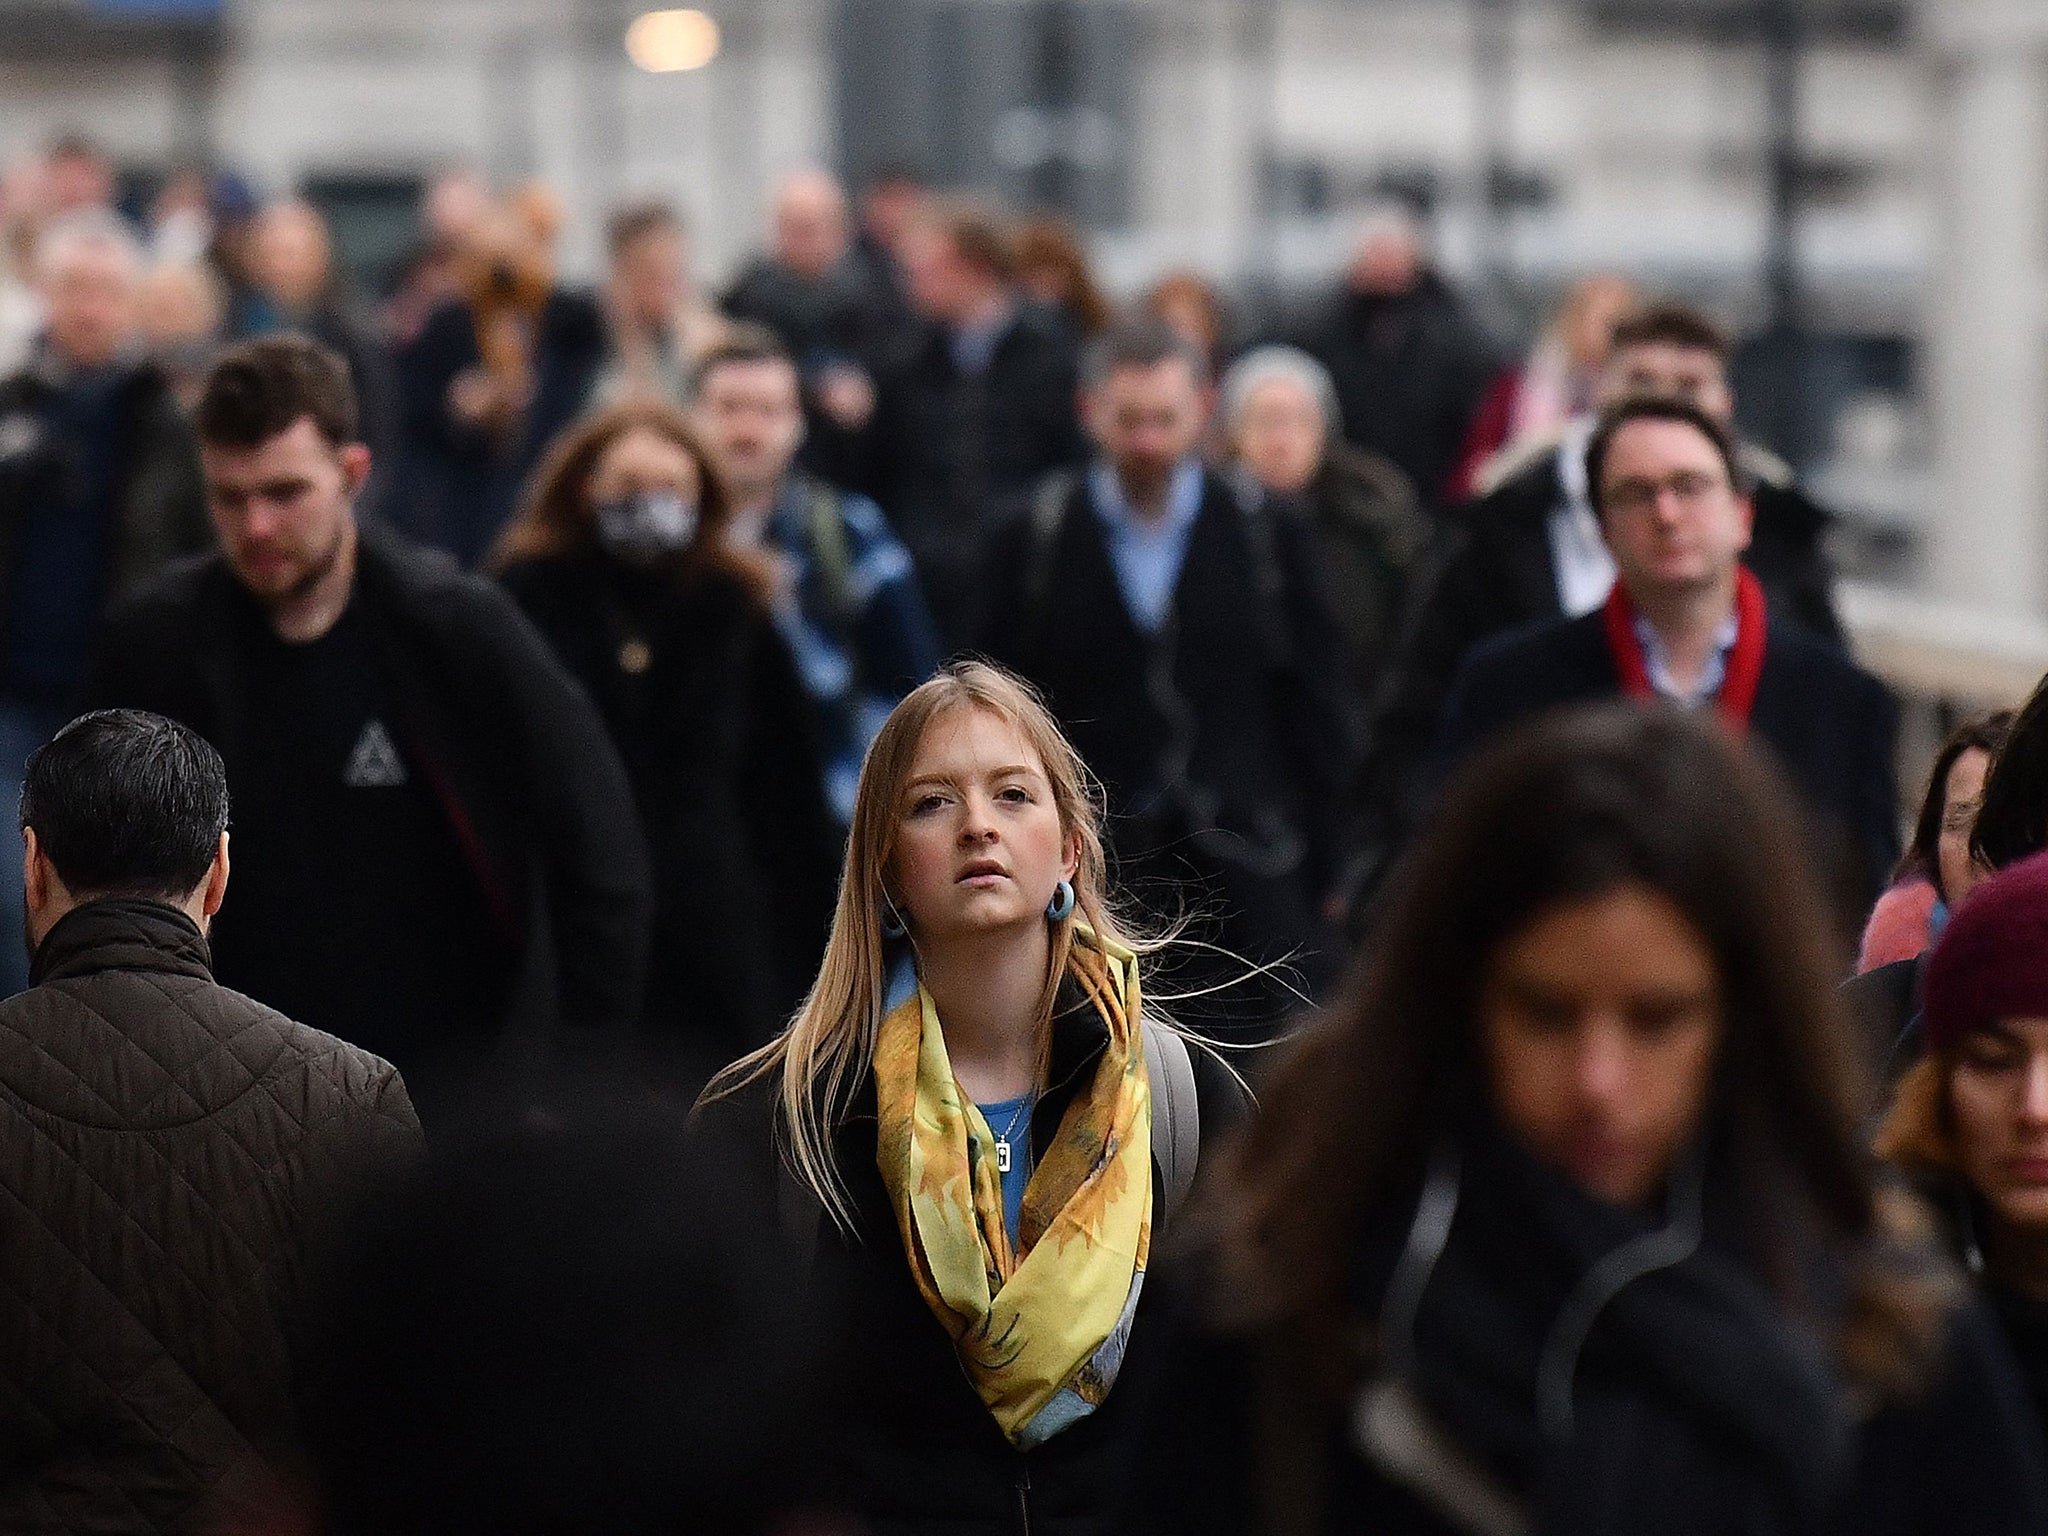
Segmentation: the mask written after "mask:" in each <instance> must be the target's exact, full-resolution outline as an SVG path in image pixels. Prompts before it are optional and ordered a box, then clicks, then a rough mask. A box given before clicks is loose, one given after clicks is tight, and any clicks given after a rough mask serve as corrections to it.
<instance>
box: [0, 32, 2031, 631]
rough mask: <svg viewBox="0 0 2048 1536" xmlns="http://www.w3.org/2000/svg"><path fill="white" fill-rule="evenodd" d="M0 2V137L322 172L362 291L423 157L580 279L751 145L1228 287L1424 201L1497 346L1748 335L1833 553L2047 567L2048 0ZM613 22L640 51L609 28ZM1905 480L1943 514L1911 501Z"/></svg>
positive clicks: (1281, 275) (1974, 570)
mask: <svg viewBox="0 0 2048 1536" xmlns="http://www.w3.org/2000/svg"><path fill="white" fill-rule="evenodd" d="M644 9H645V8H644V6H642V5H636V4H630V3H624V0H434V3H432V4H420V3H416V0H70V3H56V4H53V3H50V0H0V145H4V146H8V147H13V148H22V147H27V146H31V145H34V144H36V143H38V142H39V141H41V140H42V139H44V138H45V137H46V136H47V135H48V134H50V133H52V132H53V131H55V130H57V129H59V128H62V127H66V126H82V127H84V128H86V129H88V130H89V131H90V132H91V133H92V134H93V135H94V136H95V137H96V138H98V139H99V140H100V141H101V142H103V143H104V144H105V145H106V146H107V147H108V148H109V149H110V150H111V151H112V152H113V154H114V155H115V157H116V158H117V160H118V162H119V164H120V167H121V169H122V171H123V174H124V178H125V180H126V183H127V190H128V195H129V196H130V198H131V199H133V200H135V201H136V202H137V203H138V205H139V204H140V203H141V202H142V201H144V200H146V199H147V198H148V197H149V196H150V194H151V192H152V189H153V188H154V187H155V186H157V185H158V184H160V183H161V182H162V180H163V179H164V178H165V177H166V176H167V175H169V173H171V172H172V171H173V170H174V169H176V168H177V167H179V166H181V165H205V166H224V167H231V168H233V169H234V170H235V171H236V172H238V173H239V174H240V175H242V176H243V177H245V178H247V180H248V181H249V183H250V184H251V186H252V187H253V188H255V189H256V190H257V191H258V192H280V191H286V190H297V191H301V192H303V193H304V194H305V195H306V196H308V197H309V198H310V199H311V200H313V201H314V202H315V203H317V204H318V205H319V206H320V207H322V208H323V209H324V210H325V211H326V212H327V213H328V214H329V216H330V218H331V220H332V222H333V224H334V227H335V230H336V234H337V240H338V245H339V249H340V254H341V257H342V259H343V261H344V263H345V264H346V265H347V266H348V268H349V269H350V270H351V271H352V272H353V273H354V274H355V275H356V277H357V278H358V279H359V280H360V281H361V282H363V283H364V284H366V285H370V286H372V287H374V286H375V285H377V284H379V283H382V282H383V281H385V279H386V275H387V273H388V272H389V270H390V269H391V268H392V266H393V264H394V263H395V262H396V261H397V260H398V259H399V257H400V254H401V252H402V251H403V250H404V248H405V246H406V244H407V242H408V241H409V240H410V239H411V238H412V232H413V229H414V210H415V204H416V201H417V198H418V195H419V192H420V189H421V186H422V184H423V182H424V181H425V180H426V178H428V177H429V176H431V175H432V174H433V173H435V172H436V171H437V170H441V169H444V168H446V167H448V166H449V165H451V164H458V163H459V164H467V165H471V166H474V167H475V168H477V169H478V170H479V171H481V172H483V173H485V174H487V175H489V176H491V177H493V178H494V179H497V180H500V181H511V180H516V179H520V178H525V177H530V176H531V177H539V178H542V179H544V180H546V181H547V182H548V183H550V184H551V185H552V186H553V187H554V188H555V190H556V191H557V192H558V194H559V195H560V197H561V199H562V201H563V204H564V208H565V211H566V215H567V217H566V223H565V226H564V236H563V246H562V251H563V258H564V262H565V265H566V267H567V269H568V270H569V271H570V273H571V274H572V275H578V274H580V275H594V273H595V272H596V269H597V267H598V265H599V258H600V243H601V226H602V218H603V213H604V210H606V209H607V208H609V207H612V206H614V205H615V204H617V203H618V201H619V200H620V199H622V198H624V197H627V196H630V195H639V194H658V195H662V196H665V197H668V198H671V199H673V200H674V201H675V202H677V203H678V204H679V205H681V206H682V207H683V208H685V209H686V210H687V211H688V213H689V215H690V218H691V222H692V226H693V231H694V237H695V254H696V261H697V263H698V266H699V267H700V269H701V270H700V276H701V277H702V278H703V279H704V280H705V281H706V282H707V283H717V282H720V281H722V280H723V279H724V277H725V276H727V275H728V274H729V273H730V272H731V271H732V270H733V269H734V268H735V267H736V266H737V264H738V263H739V262H740V260H741V259H742V257H743V256H744V254H745V253H747V252H748V251H749V250H751V249H753V248H755V247H756V246H757V245H758V243H759V240H760V236H761V231H762V228H763V225H764V220H765V215H766V202H767V196H768V193H769V191H770V189H771V187H772V185H773V183H774V181H775V179H776V177H777V176H778V175H779V174H780V173H782V172H784V171H786V170H788V169H789V168H791V167H793V166H797V165H800V164H802V163H804V162H807V161H817V162H821V163H824V164H826V165H829V166H832V167H835V168H837V169H839V170H841V171H842V172H843V173H844V174H845V175H846V176H847V177H848V178H849V179H850V180H851V181H853V182H855V183H858V182H859V181H860V180H861V179H862V178H863V177H865V176H868V175H872V174H874V173H876V172H878V171H880V170H883V169H885V168H888V167H900V166H908V167H914V168H916V169H918V170H919V171H920V172H921V173H922V174H925V175H927V176H929V177H930V178H931V179H933V180H935V181H936V182H938V183H939V184H941V185H962V186H972V187H976V188H980V189H985V190H989V191H993V192H995V193H997V194H999V195H1000V196H1002V197H1003V198H1004V199H1005V200H1006V201H1008V202H1010V203H1012V204H1014V205H1016V206H1019V207H1026V206H1048V207H1053V208H1057V209H1062V210H1065V211H1067V212H1070V213H1071V214H1073V215H1074V216H1075V217H1076V218H1077V219H1078V220H1079V221H1080V222H1081V224H1082V225H1083V227H1084V228H1085V229H1086V230H1087V232H1088V233H1089V235H1090V236H1091V239H1092V241H1093V244H1094V247H1095V250H1096V253H1097V256H1098V259H1099V261H1100V263H1101V266H1102V270H1103V271H1104V273H1105V274H1106V275H1107V277H1108V278H1109V279H1110V282H1111V285H1112V286H1113V287H1119V288H1122V289H1125V290H1128V288H1129V287H1130V286H1132V285H1135V284H1136V283H1138V282H1139V281H1141V280H1142V279H1143V278H1144V277H1145V276H1146V275H1147V274H1150V273H1154V272H1156V271H1158V270H1159V269H1160V268H1162V267H1163V266H1166V265H1169V264H1171V265H1193V266H1195V267H1198V268H1200V269H1202V270H1204V271H1206V272H1208V273H1209V274H1211V275H1212V276H1214V277H1217V278H1219V279H1221V280H1223V281H1224V282H1225V283H1226V284H1227V285H1228V286H1229V288H1230V289H1231V291H1232V292H1233V293H1234V294H1235V295H1236V296H1237V297H1238V298H1239V300H1240V301H1241V303H1242V304H1243V305H1244V306H1245V308H1246V311H1247V313H1248V314H1251V315H1254V316H1256V315H1257V314H1259V313H1260V312H1262V311H1263V310H1265V309H1267V308H1269V307H1272V306H1277V305H1281V304H1284V303H1285V302H1286V301H1287V300H1288V299H1289V297H1290V296H1291V295H1293V294H1297V293H1299V292H1302V291H1304V290H1306V289H1307V288H1309V287H1310V286H1311V285H1315V284H1319V283H1326V282H1327V281H1329V279H1330V277H1331V275H1332V274H1333V273H1335V272H1336V271H1337V270H1338V269H1339V268H1340V267H1341V265H1342V262H1343V259H1344V252H1345V250H1346V247H1347V244H1348V242H1349V240H1350V239H1351V236H1352V232H1353V230H1354V228H1355V225H1356V219H1357V217H1358V214H1359V211H1360V210H1361V208H1363V207H1365V206H1366V205H1369V204H1371V203H1374V202H1379V201H1384V200H1387V199H1398V200H1400V201H1403V202H1405V203H1407V204H1409V205H1411V206H1412V207H1414V208H1416V209H1419V210H1421V211H1422V212H1423V213H1424V214H1425V216H1426V218H1427V220H1428V223H1429V225H1430V227H1431V229H1432V231H1433V238H1434V243H1435V248H1436V254H1437V260H1438V263H1439V265H1440V266H1441V268H1442V269H1443V270H1444V271H1445V273H1446V274H1447V275H1449V276H1450V277H1451V278H1452V279H1453V280H1454V281H1456V282H1458V283H1459V284H1461V285H1462V286H1463V287H1465V289H1466V290H1467V291H1468V292H1469V293H1470V294H1471V295H1472V296H1473V297H1474V299H1475V300H1476V301H1477V302H1478V303H1479V304H1480V306H1481V309H1482V312H1483V313H1484V314H1486V315H1487V316H1488V318H1489V319H1490V321H1491V322H1492V324H1493V326H1494V327H1495V329H1496V330H1497V331H1498V333H1499V335H1500V338H1501V340H1502V341H1503V343H1504V344H1506V345H1508V346H1511V347H1512V346H1517V345H1520V344H1521V343H1522V342H1524V341H1526V339H1527V337H1528V336H1529V335H1530V334H1532V333H1533V330H1534V328H1535V325H1536V323H1537V318H1538V317H1539V316H1540V315H1541V314H1542V313H1544V312H1545V310H1546V309H1547V308H1548V306H1549V305H1550V304H1551V303H1552V302H1553V301H1554V299H1555V297H1556V295H1557V293H1558V292H1559V290H1560V289H1561V288H1562V286H1563V285H1564V283H1565V282H1566V281H1567V280H1568V279H1569V278H1570V277H1571V276H1573V275H1575V274H1577V273H1581V272H1584V271H1587V270H1589V269H1595V268H1616V269H1620V270H1622V271H1625V272H1627V273H1629V274H1631V275H1632V276H1634V277H1636V278H1637V279H1639V280H1640V281H1641V282H1643V283H1644V284H1645V285H1647V286H1649V287H1653V288H1660V289H1668V290H1672V291H1675V292H1678V293H1681V294H1683V295H1685V296H1687V297H1691V298H1694V299H1696V300H1698V301H1700V302H1702V303H1704V304H1706V305H1707V306H1708V307H1710V308H1711V309H1712V310H1713V311H1715V312H1716V313H1717V314H1718V315H1720V316H1721V317H1722V318H1723V319H1724V320H1726V321H1728V322H1729V323H1730V324H1731V325H1732V326H1733V327H1734V328H1735V329H1736V330H1737V331H1738V332H1739V333H1740V334H1742V335H1744V336H1745V337H1746V338H1748V340H1747V341H1746V344H1745V347H1744V352H1743V357H1742V369H1741V371H1742V389H1741V396H1742V399H1743V402H1744V410H1745V415H1746V416H1748V417H1749V418H1750V419H1749V421H1748V422H1747V423H1746V425H1747V426H1748V427H1749V428H1750V429H1751V430H1752V431H1753V432H1755V433H1756V434H1757V435H1758V436H1759V437H1760V438H1761V439H1762V440H1763V441H1765V442H1767V443H1769V444H1770V445H1772V446H1773V447H1774V448H1776V449H1777V450H1778V451H1779V452H1780V453H1782V454H1783V455H1784V456H1785V457H1786V458H1787V459H1789V460H1791V461H1792V462H1793V463H1794V464H1795V465H1796V467H1797V468H1798V469H1799V470H1800V471H1801V473H1802V474H1803V475H1804V476H1805V477H1806V478H1807V479H1808V480H1809V481H1810V482H1811V484H1812V485H1813V488H1814V489H1815V491H1816V492H1817V494H1819V495H1820V496H1821V498H1822V499H1823V500H1826V501H1828V502H1830V503H1832V504H1834V505H1836V506H1837V507H1839V508H1841V509H1842V510H1843V511H1844V512H1845V513H1846V514H1848V518H1849V522H1848V526H1847V529H1846V533H1845V538H1844V544H1845V551H1844V553H1845V558H1847V559H1848V561H1849V562H1850V565H1851V568H1852V569H1856V570H1860V571H1862V572H1864V573H1865V574H1867V575H1872V576H1875V577H1877V578H1880V579H1882V580H1884V581H1887V582H1893V583H1901V582H1904V583H1919V582H1923V581H1924V583H1925V584H1927V585H1928V587H1929V589H1930V590H1931V591H1933V592H1934V593H1936V594H1938V595H1942V596H1945V597H1947V598H1948V599H1951V600H1958V599H1959V600H1964V601H1967V602H1968V603H1970V604H1972V605H1974V606H1976V607H1979V608H1982V609H1986V610H1997V611H1999V612H2002V613H2013V614H2032V613H2036V612H2038V611H2039V610H2041V609H2042V607H2043V605H2044V600H2048V531H2044V530H2048V448H2044V433H2043V431H2042V428H2043V425H2044V411H2048V351H2044V345H2043V341H2044V337H2043V308H2042V295H2043V291H2044V285H2043V271H2042V264H2043V261H2044V253H2048V167H2044V165H2043V163H2042V162H2043V159H2044V156H2048V121H2044V116H2048V90H2044V83H2048V78H2044V77H2048V0H705V3H704V4H703V6H702V8H701V9H698V10H690V11H673V12H664V13H660V14H659V15H658V16H656V17H654V18H652V19H647V18H643V17H642V15H641V13H642V12H643V11H644ZM629 41H630V46H629ZM1937 509H1939V511H1938V512H1937Z"/></svg>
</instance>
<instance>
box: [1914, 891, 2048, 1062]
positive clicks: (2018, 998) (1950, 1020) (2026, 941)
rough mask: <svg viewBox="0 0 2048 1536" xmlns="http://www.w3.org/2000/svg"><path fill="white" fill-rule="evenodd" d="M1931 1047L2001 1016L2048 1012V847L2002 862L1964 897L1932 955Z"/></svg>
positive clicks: (1927, 1028) (1927, 1019) (1926, 1022)
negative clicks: (2004, 865) (2012, 861)
mask: <svg viewBox="0 0 2048 1536" xmlns="http://www.w3.org/2000/svg"><path fill="white" fill-rule="evenodd" d="M1926 998H1927V1001H1926V1006H1925V1012H1924V1014H1923V1015H1922V1018H1923V1025H1922V1028H1923V1031H1924V1034H1925V1038H1926V1042H1927V1048H1928V1049H1929V1050H1931V1051H1938V1050H1943V1049H1945V1048H1947V1047H1948V1046H1951V1045H1954V1044H1955V1043H1956V1042H1957V1041H1958V1040H1961V1039H1962V1038H1963V1037H1964V1036H1965V1035H1967V1034H1969V1033H1970V1032H1971V1031H1972V1030H1977V1029H1984V1028H1986V1027H1988V1026H1989V1025H1991V1024H1993V1023H1995V1022H1996V1021H1997V1020H1999V1019H2048V853H2037V854H2033V855H2030V856H2029V857H2027V858H2024V859H2021V860H2020V861H2019V862H2018V863H2017V864H2013V865H2010V866H2008V867H2007V868H2005V869H2001V870H2000V871H1999V872H1998V873H1997V874H1995V875H1992V876H1991V877H1990V878H1988V879H1986V880H1985V881H1984V882H1983V883H1982V884H1980V885H1978V886H1977V887H1976V888H1975V889H1974V890H1972V891H1971V892H1970V894H1969V895H1968V896H1967V897H1966V898H1964V901H1963V904H1962V905H1961V906H1960V907H1958V908H1957V909H1956V914H1955V916H1954V917H1952V918H1950V919H1949V922H1948V926H1947V927H1946V928H1944V929H1943V930H1942V933H1941V937H1940V938H1939V939H1937V940H1936V941H1935V945H1934V952H1933V953H1932V954H1931V955H1929V956H1928V957H1927V993H1926Z"/></svg>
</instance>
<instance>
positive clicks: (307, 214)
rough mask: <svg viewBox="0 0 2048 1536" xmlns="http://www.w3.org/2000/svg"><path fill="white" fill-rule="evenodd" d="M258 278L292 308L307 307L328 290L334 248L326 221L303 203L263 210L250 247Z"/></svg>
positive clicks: (264, 287)
mask: <svg viewBox="0 0 2048 1536" xmlns="http://www.w3.org/2000/svg"><path fill="white" fill-rule="evenodd" d="M249 260H250V264H251V266H252V268H253V270H254V272H255V275H256V281H257V282H258V283H260V284H261V285H262V287H263V289H264V291H265V292H266V293H268V294H269V295H270V296H271V297H272V298H274V299H276V300H278V301H279V302H280V303H282V304H285V305H286V306H288V307H290V308H295V309H297V308H305V307H307V306H309V305H311V304H313V303H315V302H316V301H317V300H319V299H320V298H321V297H322V296H323V295H324V294H325V293H326V291H327V282H328V278H329V276H330V274H331V271H332V260H333V252H332V250H331V248H330V246H329V244H328V240H327V224H326V221H325V220H323V219H322V218H321V217H320V215H319V214H318V213H317V212H316V211H315V210H314V209H312V208H309V207H307V206H306V205H305V204H303V203H278V204H275V205H274V206H272V207H269V208H266V209H265V210H264V211H263V215H262V217H260V218H259V219H257V221H256V231H255V235H254V238H253V241H252V243H251V246H250V250H249Z"/></svg>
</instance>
